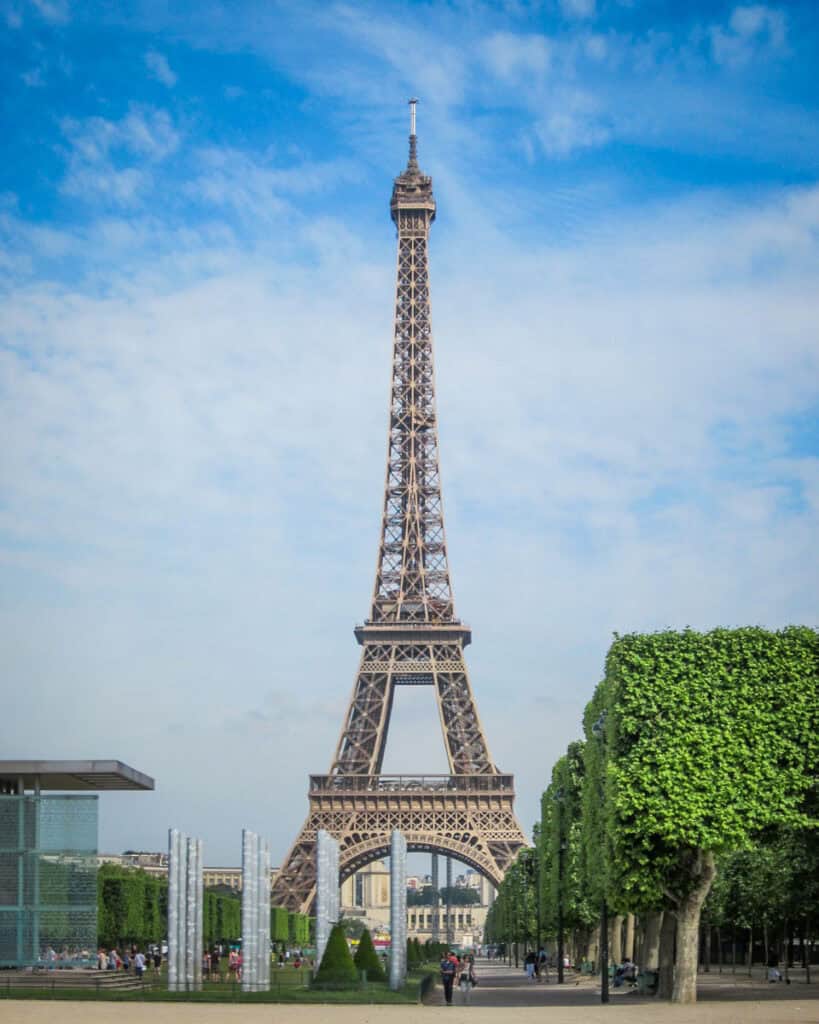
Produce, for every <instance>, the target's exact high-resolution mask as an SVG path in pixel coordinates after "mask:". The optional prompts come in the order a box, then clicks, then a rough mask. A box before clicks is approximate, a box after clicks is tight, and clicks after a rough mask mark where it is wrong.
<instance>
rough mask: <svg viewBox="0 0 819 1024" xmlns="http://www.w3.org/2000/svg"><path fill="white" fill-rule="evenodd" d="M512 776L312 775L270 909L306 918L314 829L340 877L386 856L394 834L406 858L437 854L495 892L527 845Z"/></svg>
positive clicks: (313, 869) (310, 892) (310, 901)
mask: <svg viewBox="0 0 819 1024" xmlns="http://www.w3.org/2000/svg"><path fill="white" fill-rule="evenodd" d="M514 795H515V794H514V789H513V778H512V776H511V775H500V774H492V775H311V776H310V792H309V801H310V809H309V813H308V816H307V821H306V822H305V823H304V825H303V827H302V829H301V832H300V833H299V835H298V838H297V839H296V842H295V843H294V844H293V847H292V849H291V850H290V853H289V855H288V857H287V860H286V862H285V864H284V865H283V867H282V869H281V871H280V872H279V874H278V876H277V878H276V881H275V883H274V886H273V892H272V899H273V903H274V904H275V905H276V906H282V907H287V909H288V910H291V911H301V912H303V913H307V912H309V911H310V909H311V908H312V906H313V901H314V899H315V895H316V867H315V865H316V841H317V836H318V831H319V829H324V830H326V831H327V832H329V833H330V834H331V835H332V836H333V837H334V838H335V839H336V840H337V841H338V844H339V876H340V880H341V881H342V882H343V881H344V880H345V879H346V878H349V876H350V875H352V874H353V873H354V872H356V871H358V870H359V869H360V868H362V867H364V866H365V865H367V864H369V863H371V862H372V861H374V860H380V859H381V858H383V857H388V856H389V854H390V837H391V834H392V832H393V830H394V829H398V830H399V831H400V832H401V834H402V835H403V836H404V838H405V839H406V841H407V849H408V850H409V851H410V852H416V851H424V852H428V853H442V854H444V855H447V856H451V857H453V858H454V859H455V860H458V861H461V862H462V863H464V864H467V865H468V866H469V867H471V868H474V869H475V870H476V871H478V872H480V873H481V874H482V875H484V876H485V877H486V878H488V879H489V881H490V882H491V883H492V884H493V885H495V886H499V885H500V883H501V881H502V880H503V876H504V874H505V873H506V871H507V870H508V868H509V867H510V865H511V864H512V863H513V861H514V860H515V858H516V857H517V855H518V852H519V851H520V850H521V849H522V848H523V847H525V846H526V845H528V844H527V843H526V837H525V836H524V834H523V832H522V830H521V828H520V825H519V824H518V822H517V819H516V818H515V813H514Z"/></svg>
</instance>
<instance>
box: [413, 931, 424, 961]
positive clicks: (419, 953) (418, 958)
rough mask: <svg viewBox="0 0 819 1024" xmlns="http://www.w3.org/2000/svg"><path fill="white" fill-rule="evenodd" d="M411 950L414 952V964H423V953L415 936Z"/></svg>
mask: <svg viewBox="0 0 819 1024" xmlns="http://www.w3.org/2000/svg"><path fill="white" fill-rule="evenodd" d="M412 948H413V950H414V951H415V962H416V964H422V963H423V962H424V951H423V949H421V943H420V942H419V941H418V936H417V935H416V936H415V937H414V938H413V940H412Z"/></svg>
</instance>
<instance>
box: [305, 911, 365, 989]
mask: <svg viewBox="0 0 819 1024" xmlns="http://www.w3.org/2000/svg"><path fill="white" fill-rule="evenodd" d="M302 916H303V915H302ZM313 983H314V984H315V985H316V986H317V987H318V988H353V987H355V985H356V984H357V983H358V973H357V972H356V967H355V964H354V963H353V958H352V957H351V956H350V950H349V947H348V946H347V939H346V937H345V935H344V928H343V927H342V926H341V924H335V925H333V929H332V931H331V932H330V937H329V938H328V939H327V946H326V947H325V949H324V956H323V957H322V958H321V964H320V965H319V969H318V971H317V973H316V977H315V979H314V982H313Z"/></svg>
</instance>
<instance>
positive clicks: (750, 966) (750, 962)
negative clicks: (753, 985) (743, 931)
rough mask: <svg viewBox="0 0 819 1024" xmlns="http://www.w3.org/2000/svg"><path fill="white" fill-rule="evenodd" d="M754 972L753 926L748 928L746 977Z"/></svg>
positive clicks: (751, 975)
mask: <svg viewBox="0 0 819 1024" xmlns="http://www.w3.org/2000/svg"><path fill="white" fill-rule="evenodd" d="M753 973H754V926H753V925H751V927H750V928H749V929H748V977H749V978H751V977H753Z"/></svg>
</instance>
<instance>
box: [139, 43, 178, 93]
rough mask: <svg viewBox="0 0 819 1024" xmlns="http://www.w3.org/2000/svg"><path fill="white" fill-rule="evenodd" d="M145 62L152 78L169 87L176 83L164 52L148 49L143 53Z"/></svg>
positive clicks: (175, 77)
mask: <svg viewBox="0 0 819 1024" xmlns="http://www.w3.org/2000/svg"><path fill="white" fill-rule="evenodd" d="M145 64H146V66H147V68H148V71H149V72H150V74H151V77H152V78H155V79H156V80H157V81H158V82H161V83H162V84H163V85H167V86H168V88H169V89H172V88H173V87H174V86H175V85H176V80H177V76H176V75H175V74H174V72H173V71H172V70H171V66H170V64H169V63H168V58H167V57H166V56H165V55H164V54H161V53H157V51H156V50H149V51H148V52H147V53H146V54H145Z"/></svg>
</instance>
